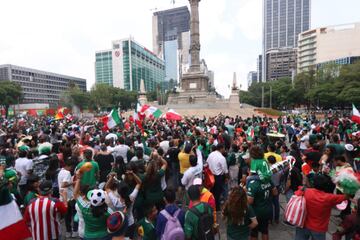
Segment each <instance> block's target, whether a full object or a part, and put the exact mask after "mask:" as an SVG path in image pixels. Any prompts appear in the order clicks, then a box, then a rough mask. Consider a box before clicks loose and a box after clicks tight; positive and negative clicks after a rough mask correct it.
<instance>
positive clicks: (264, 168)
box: [250, 159, 271, 182]
mask: <svg viewBox="0 0 360 240" xmlns="http://www.w3.org/2000/svg"><path fill="white" fill-rule="evenodd" d="M250 172H251V173H252V174H257V175H259V177H260V179H261V180H262V181H265V182H266V181H268V180H270V178H271V174H270V168H269V165H268V163H267V162H266V161H265V159H251V162H250Z"/></svg>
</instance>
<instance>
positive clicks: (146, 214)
mask: <svg viewBox="0 0 360 240" xmlns="http://www.w3.org/2000/svg"><path fill="white" fill-rule="evenodd" d="M123 121H124V123H125V124H124V125H122V126H121V127H120V126H117V127H115V128H112V129H106V126H104V125H103V123H102V121H101V120H99V119H91V120H85V119H74V120H71V121H70V120H67V119H63V120H58V121H49V120H48V119H47V118H45V117H41V118H28V119H26V121H19V120H18V119H16V118H14V119H0V124H1V131H0V181H1V182H0V213H1V216H9V215H11V214H12V212H10V211H12V210H10V208H8V207H7V208H6V207H3V208H2V206H9V204H10V203H11V202H13V203H16V204H15V205H16V208H17V209H18V210H17V211H19V210H20V211H19V212H20V213H21V221H23V222H24V223H25V224H26V226H27V229H28V230H29V234H30V233H31V237H32V239H34V240H50V239H69V238H81V239H88V240H90V239H101V240H107V239H145V240H156V239H162V240H169V239H179V240H180V239H194V240H197V239H198V240H203V239H215V238H216V237H217V235H218V234H220V228H219V225H220V223H222V222H225V225H226V228H225V229H226V236H227V239H230V240H239V239H249V238H250V239H258V237H261V238H262V239H263V240H266V239H269V238H270V237H269V224H286V225H288V226H289V228H290V227H292V228H294V229H295V230H294V232H295V239H296V240H302V239H304V240H305V239H316V240H320V239H321V240H322V239H326V233H327V231H328V226H329V221H330V216H331V210H332V209H333V208H334V207H335V206H336V205H339V204H340V205H341V204H342V205H343V207H342V208H341V209H342V210H341V212H340V215H339V216H338V217H339V219H341V224H340V225H339V227H338V229H337V230H336V232H334V233H333V239H341V237H342V236H346V237H347V239H360V210H359V208H358V206H359V205H358V201H359V196H358V195H359V194H356V193H354V189H352V191H350V192H349V191H347V189H344V186H341V185H339V184H335V183H334V181H333V178H332V177H333V176H334V175H335V176H336V173H337V172H339V171H341V170H343V169H347V170H348V171H351V172H353V173H354V174H356V173H357V172H358V171H359V170H360V143H359V139H360V132H358V130H360V129H358V125H357V124H356V123H354V122H352V121H351V120H350V119H349V118H347V117H344V116H338V115H334V116H326V117H324V118H322V119H317V118H316V117H315V116H313V115H304V116H300V115H295V116H286V117H279V118H278V119H272V118H267V117H256V116H254V117H252V118H246V119H244V118H241V117H240V116H236V117H228V116H223V115H221V114H220V115H218V116H214V117H212V118H206V117H203V118H197V117H191V118H184V119H183V120H181V121H167V120H166V119H162V118H159V119H154V118H145V119H143V120H142V123H141V125H139V124H136V123H135V122H134V121H133V120H131V118H123ZM289 162H291V164H289ZM356 190H358V189H355V192H356ZM296 194H303V196H304V198H305V199H306V209H307V214H306V217H305V221H304V226H303V227H296V226H291V224H290V223H289V222H286V221H285V222H284V221H283V218H282V215H281V214H280V209H281V207H280V200H279V199H280V197H281V195H283V196H284V199H286V201H289V200H290V199H291V197H292V196H294V195H296ZM15 205H12V207H14V206H15ZM12 209H14V208H12ZM62 219H64V222H65V224H63V221H62ZM18 220H19V219H18ZM14 223H16V221H12V222H11V221H10V222H8V224H1V223H0V239H4V240H7V239H9V240H10V239H15V240H16V239H24V238H25V237H26V231H11V228H17V229H19V225H17V226H14ZM15 225H16V224H15ZM63 225H65V226H63ZM62 227H65V228H66V230H65V231H63V230H62V229H61V228H62ZM9 233H12V235H9ZM64 233H65V234H64ZM223 234H224V233H223ZM260 235H261V236H260ZM28 237H30V235H29V236H28ZM271 238H276V236H272V237H271Z"/></svg>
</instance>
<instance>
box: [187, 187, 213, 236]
mask: <svg viewBox="0 0 360 240" xmlns="http://www.w3.org/2000/svg"><path fill="white" fill-rule="evenodd" d="M188 195H189V198H190V200H191V201H192V202H193V207H192V208H191V209H189V210H188V211H187V212H186V214H185V224H184V232H185V237H186V239H192V240H196V239H200V237H199V233H200V232H201V233H205V232H207V233H208V234H206V237H207V239H211V238H212V239H213V238H214V235H213V231H212V230H213V223H214V217H213V213H212V208H211V207H210V206H209V205H208V204H206V203H203V202H200V189H199V186H195V185H193V186H190V187H189V189H188ZM200 215H203V216H204V215H207V217H208V218H212V222H211V221H210V222H211V224H209V225H211V226H205V224H204V222H202V223H201V222H199V219H200ZM203 218H204V217H203ZM210 220H211V219H210Z"/></svg>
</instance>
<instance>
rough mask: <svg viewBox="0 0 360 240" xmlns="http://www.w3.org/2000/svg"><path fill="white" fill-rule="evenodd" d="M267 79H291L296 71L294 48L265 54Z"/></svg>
mask: <svg viewBox="0 0 360 240" xmlns="http://www.w3.org/2000/svg"><path fill="white" fill-rule="evenodd" d="M266 58H267V59H266V62H267V65H268V67H267V73H266V75H267V79H268V80H276V79H279V78H283V77H292V75H293V72H294V71H296V48H277V49H271V50H269V51H268V52H267V54H266Z"/></svg>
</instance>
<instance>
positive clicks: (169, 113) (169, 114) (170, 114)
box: [165, 109, 182, 121]
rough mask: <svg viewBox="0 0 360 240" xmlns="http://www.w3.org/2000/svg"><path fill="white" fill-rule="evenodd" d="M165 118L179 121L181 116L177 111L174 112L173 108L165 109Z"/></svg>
mask: <svg viewBox="0 0 360 240" xmlns="http://www.w3.org/2000/svg"><path fill="white" fill-rule="evenodd" d="M165 118H166V120H170V121H181V120H182V117H181V115H180V114H178V113H177V112H175V111H174V110H173V109H169V111H167V113H166V114H165Z"/></svg>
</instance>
